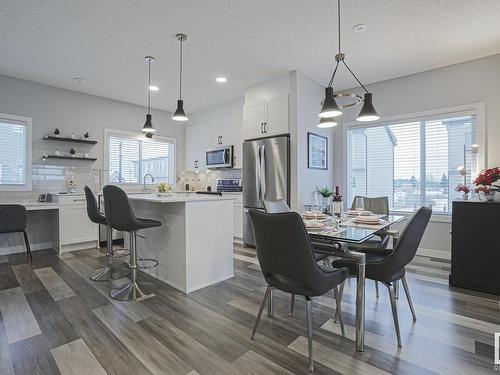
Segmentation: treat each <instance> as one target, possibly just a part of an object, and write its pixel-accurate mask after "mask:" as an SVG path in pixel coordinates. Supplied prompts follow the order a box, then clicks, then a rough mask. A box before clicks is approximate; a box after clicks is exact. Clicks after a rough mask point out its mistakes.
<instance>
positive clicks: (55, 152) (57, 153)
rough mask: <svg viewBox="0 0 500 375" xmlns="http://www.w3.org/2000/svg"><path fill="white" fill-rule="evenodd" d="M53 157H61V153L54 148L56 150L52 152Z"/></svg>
mask: <svg viewBox="0 0 500 375" xmlns="http://www.w3.org/2000/svg"><path fill="white" fill-rule="evenodd" d="M54 155H55V156H59V155H61V151H59V150H58V149H57V148H56V150H55V151H54Z"/></svg>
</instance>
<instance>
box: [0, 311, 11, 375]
mask: <svg viewBox="0 0 500 375" xmlns="http://www.w3.org/2000/svg"><path fill="white" fill-rule="evenodd" d="M0 374H2V375H14V367H13V366H12V359H11V358H10V349H9V344H8V342H7V336H6V334H5V327H4V325H3V318H2V314H1V313H0Z"/></svg>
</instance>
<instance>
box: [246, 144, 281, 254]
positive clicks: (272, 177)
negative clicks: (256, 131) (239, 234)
mask: <svg viewBox="0 0 500 375" xmlns="http://www.w3.org/2000/svg"><path fill="white" fill-rule="evenodd" d="M243 181H244V183H243V243H244V244H246V245H253V246H255V240H254V236H253V230H252V225H251V223H250V217H249V215H248V210H250V209H260V210H264V203H263V202H264V200H270V201H275V200H278V199H284V200H285V201H286V202H287V203H288V205H290V137H289V136H288V135H284V136H279V137H269V138H260V139H256V140H248V141H245V142H244V143H243Z"/></svg>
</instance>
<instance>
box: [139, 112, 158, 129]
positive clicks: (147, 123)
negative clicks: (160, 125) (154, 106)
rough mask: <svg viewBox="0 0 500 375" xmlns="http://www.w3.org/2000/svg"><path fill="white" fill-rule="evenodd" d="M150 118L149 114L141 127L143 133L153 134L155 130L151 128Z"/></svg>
mask: <svg viewBox="0 0 500 375" xmlns="http://www.w3.org/2000/svg"><path fill="white" fill-rule="evenodd" d="M151 120H152V116H151V114H150V113H148V114H147V115H146V122H145V123H144V125H143V126H142V131H143V132H144V133H154V132H155V131H156V129H155V128H154V127H153V123H152V122H151Z"/></svg>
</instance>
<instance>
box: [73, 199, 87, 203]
mask: <svg viewBox="0 0 500 375" xmlns="http://www.w3.org/2000/svg"><path fill="white" fill-rule="evenodd" d="M73 202H85V198H80V199H73Z"/></svg>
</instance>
